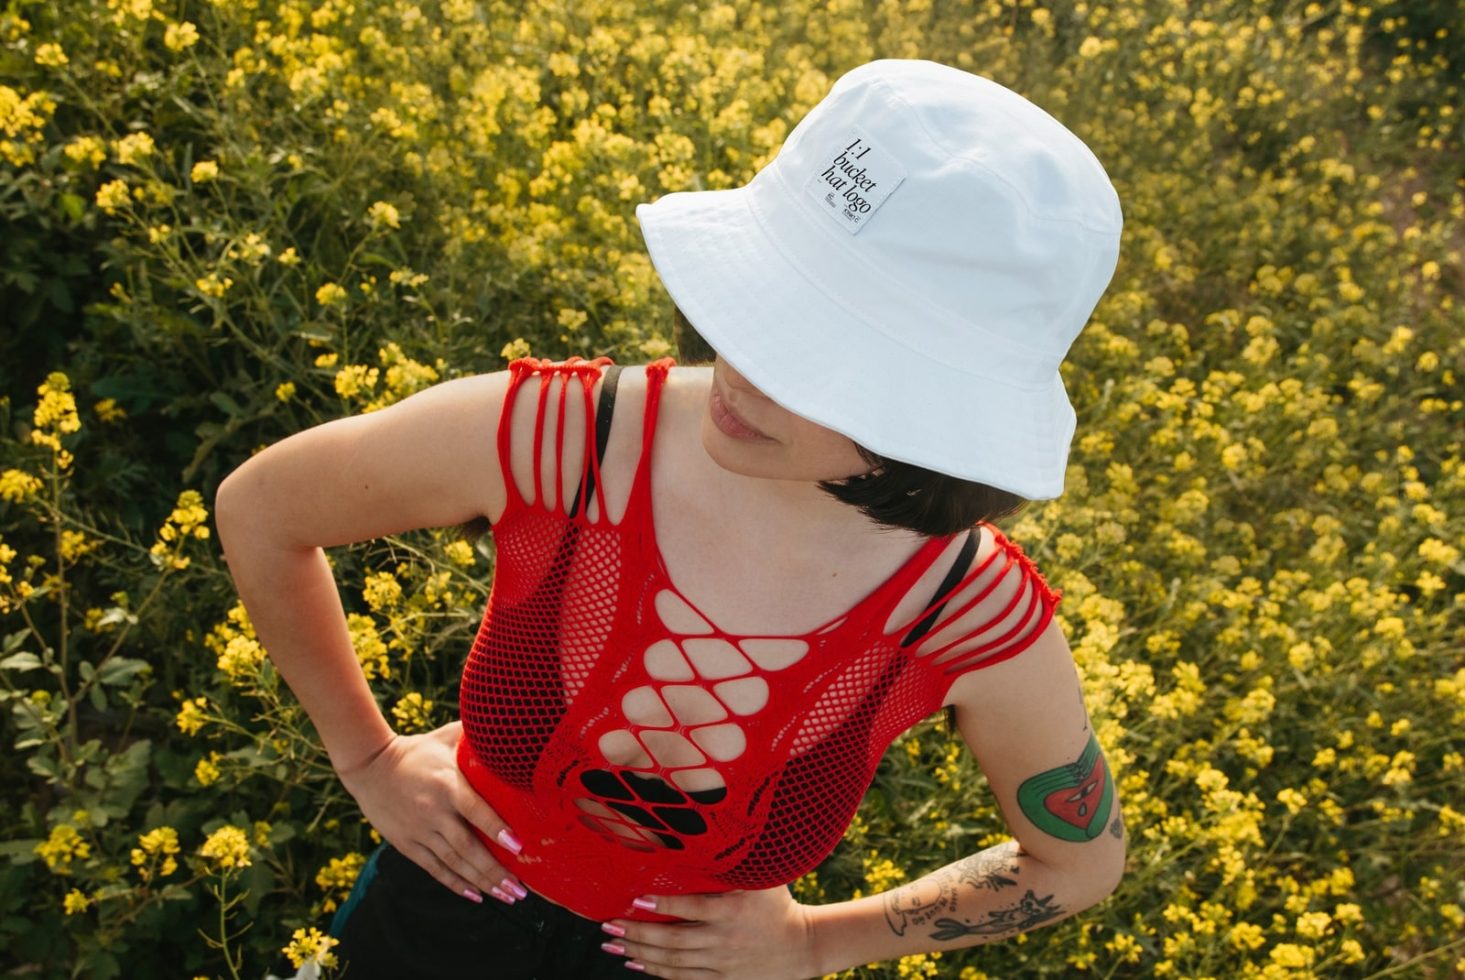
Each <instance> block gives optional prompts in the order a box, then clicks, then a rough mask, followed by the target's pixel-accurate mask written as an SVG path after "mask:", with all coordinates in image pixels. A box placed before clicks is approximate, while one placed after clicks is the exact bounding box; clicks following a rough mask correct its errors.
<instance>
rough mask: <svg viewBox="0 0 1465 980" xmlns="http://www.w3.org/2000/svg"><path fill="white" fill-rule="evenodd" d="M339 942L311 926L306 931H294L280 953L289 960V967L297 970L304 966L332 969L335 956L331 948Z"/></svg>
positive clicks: (334, 963)
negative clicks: (310, 965)
mask: <svg viewBox="0 0 1465 980" xmlns="http://www.w3.org/2000/svg"><path fill="white" fill-rule="evenodd" d="M339 942H340V940H339V939H336V938H334V937H332V936H327V935H325V934H324V933H322V932H321V931H320V930H319V929H317V928H315V927H314V926H312V927H311V928H310V929H308V930H307V929H296V930H295V933H294V935H293V936H292V937H291V939H290V942H289V943H288V944H286V946H285V948H284V949H283V950H282V952H283V953H284V954H285V955H286V956H288V957H289V958H290V965H291V966H293V967H296V968H297V969H298V968H300V967H302V966H305V965H306V964H312V965H315V966H319V967H324V968H326V969H332V968H334V967H335V965H336V954H335V953H332V952H331V947H332V946H335V945H336V944H337V943H339Z"/></svg>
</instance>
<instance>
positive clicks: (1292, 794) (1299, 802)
mask: <svg viewBox="0 0 1465 980" xmlns="http://www.w3.org/2000/svg"><path fill="white" fill-rule="evenodd" d="M1277 802H1279V803H1281V804H1282V805H1283V806H1285V807H1286V808H1287V812H1288V813H1290V814H1292V815H1293V816H1296V815H1297V814H1299V813H1301V812H1302V811H1303V810H1304V809H1305V808H1306V807H1307V797H1306V796H1303V795H1302V794H1301V793H1299V792H1297V790H1295V789H1291V788H1288V789H1284V790H1281V791H1279V792H1278V793H1277Z"/></svg>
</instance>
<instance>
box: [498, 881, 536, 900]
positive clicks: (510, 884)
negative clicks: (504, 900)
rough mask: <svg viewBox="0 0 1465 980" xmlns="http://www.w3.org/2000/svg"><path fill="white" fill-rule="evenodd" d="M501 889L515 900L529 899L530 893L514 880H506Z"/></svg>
mask: <svg viewBox="0 0 1465 980" xmlns="http://www.w3.org/2000/svg"><path fill="white" fill-rule="evenodd" d="M499 887H500V888H502V889H503V890H504V891H506V892H508V893H509V894H510V895H513V896H514V897H515V898H528V897H529V892H528V891H526V890H525V888H524V886H523V885H521V884H519V883H518V882H517V881H515V880H514V879H513V878H505V879H504V883H503V884H502V885H500V886H499Z"/></svg>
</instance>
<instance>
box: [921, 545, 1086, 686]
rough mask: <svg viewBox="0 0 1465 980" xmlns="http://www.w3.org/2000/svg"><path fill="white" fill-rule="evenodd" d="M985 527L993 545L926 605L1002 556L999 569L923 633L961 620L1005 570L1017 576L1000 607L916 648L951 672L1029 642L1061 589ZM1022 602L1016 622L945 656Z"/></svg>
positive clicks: (994, 660)
mask: <svg viewBox="0 0 1465 980" xmlns="http://www.w3.org/2000/svg"><path fill="white" fill-rule="evenodd" d="M988 530H990V531H991V533H992V536H993V538H994V539H995V540H996V543H997V550H996V551H994V552H993V553H992V554H990V555H988V556H987V558H986V559H985V560H983V561H982V562H981V563H980V565H978V567H977V568H975V569H973V570H972V571H971V572H970V573H968V574H967V575H966V576H965V577H964V578H963V580H962V581H961V582H959V583H958V584H957V585H956V586H955V587H953V588H952V589H951V590H950V591H949V592H948V593H947V594H946V595H944V596H941V597H938V599H937V601H936V602H934V603H932V606H933V607H934V606H940V605H941V604H943V603H946V602H949V601H951V599H953V598H954V597H955V596H958V595H960V594H961V593H962V592H963V591H965V590H967V589H969V588H971V586H972V585H973V584H975V583H976V581H977V580H978V579H979V578H981V577H982V575H984V574H985V573H986V572H987V571H988V569H990V568H991V567H992V565H993V563H994V562H995V561H996V560H997V559H999V558H1001V559H1002V561H1003V564H1002V567H1001V569H1000V570H998V571H997V573H996V574H995V575H993V576H992V580H991V581H990V582H988V583H987V584H986V585H984V586H983V587H982V588H981V589H979V590H978V591H977V592H976V593H975V594H974V595H972V596H971V597H970V598H968V599H967V600H966V601H965V602H963V603H962V604H960V605H959V606H957V607H955V608H953V609H950V610H948V611H946V612H945V614H944V615H943V616H942V618H941V619H940V620H939V621H938V622H937V623H935V624H933V625H932V627H931V629H930V631H929V633H928V635H929V636H937V635H939V634H940V633H941V632H942V631H943V630H945V629H946V628H947V627H949V626H951V625H952V624H954V623H956V622H958V621H959V620H961V618H962V617H963V616H966V615H968V614H969V613H970V612H971V611H972V610H973V609H975V608H976V607H977V606H978V605H980V604H981V603H982V602H983V601H985V600H986V599H987V597H988V596H990V595H991V594H992V593H993V592H994V591H995V590H996V589H997V587H998V586H999V585H1001V584H1002V583H1003V582H1004V581H1006V580H1007V579H1008V578H1009V576H1010V575H1013V574H1016V575H1017V576H1018V582H1017V587H1016V588H1015V589H1014V590H1013V593H1012V596H1011V598H1009V599H1008V600H1007V602H1006V603H1005V604H1004V605H1003V606H1002V608H1001V609H999V610H997V611H996V612H994V613H992V614H991V615H990V616H988V617H987V618H986V619H985V620H984V621H983V622H982V623H981V624H980V625H978V626H975V627H973V628H971V629H967V630H964V631H963V632H962V633H961V634H959V635H958V636H956V637H954V638H952V639H950V640H948V641H947V642H945V643H942V644H941V645H939V646H936V647H934V648H932V649H923V650H921V651H920V654H919V655H920V656H921V657H925V658H929V659H930V661H931V663H933V664H935V665H938V666H940V667H941V668H942V669H943V670H944V671H945V672H946V673H947V674H951V675H954V674H958V673H965V672H967V671H969V670H975V669H979V668H982V667H990V666H993V665H995V664H999V663H1001V662H1002V661H1004V660H1009V659H1011V658H1012V657H1015V656H1017V655H1018V654H1019V653H1021V652H1023V651H1024V650H1026V649H1027V648H1028V647H1029V646H1031V645H1032V643H1033V642H1034V641H1035V640H1036V639H1037V638H1038V635H1039V634H1041V633H1042V632H1043V630H1044V629H1045V628H1046V627H1047V625H1048V622H1049V620H1051V619H1052V618H1053V611H1054V609H1055V608H1056V607H1057V605H1058V602H1059V600H1060V599H1062V597H1063V594H1062V593H1061V592H1059V591H1056V590H1054V589H1052V588H1050V587H1049V586H1048V583H1047V581H1046V580H1045V579H1044V578H1043V575H1042V573H1041V572H1040V571H1039V570H1038V568H1037V566H1036V565H1034V564H1033V562H1032V559H1030V558H1029V557H1028V556H1027V555H1026V554H1024V553H1023V550H1022V548H1021V547H1020V546H1019V545H1018V544H1017V543H1016V542H1014V541H1011V540H1010V539H1008V538H1007V537H1006V536H1005V535H1004V534H1003V533H1002V532H1001V531H999V530H998V529H997V528H996V527H992V526H990V525H989V526H988ZM1023 602H1026V608H1025V609H1024V610H1023V612H1022V615H1021V616H1020V617H1019V618H1018V620H1017V622H1016V623H1015V624H1013V625H1012V626H1011V627H1010V628H1009V629H1007V630H1006V631H1004V632H1003V633H1001V634H1000V635H998V636H996V637H994V638H992V639H990V640H988V641H986V642H984V643H982V644H980V645H978V646H975V647H969V648H967V649H965V650H962V651H961V652H960V653H958V654H955V655H953V656H947V654H948V653H950V652H951V651H952V650H954V649H955V648H956V647H958V646H961V645H963V644H966V643H969V642H970V641H971V640H972V639H973V638H974V637H977V636H981V635H982V634H983V633H986V632H987V631H989V630H991V629H993V628H994V627H996V626H997V625H998V624H999V623H1001V622H1002V621H1003V620H1005V619H1006V618H1007V617H1008V616H1009V615H1011V614H1012V612H1013V611H1014V610H1015V609H1017V608H1018V606H1019V605H1020V604H1022V603H1023Z"/></svg>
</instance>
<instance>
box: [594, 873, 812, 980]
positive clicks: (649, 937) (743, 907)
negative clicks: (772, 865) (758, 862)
mask: <svg viewBox="0 0 1465 980" xmlns="http://www.w3.org/2000/svg"><path fill="white" fill-rule="evenodd" d="M637 902H638V904H643V903H646V902H650V903H653V904H652V905H647V909H648V911H651V910H654V911H656V912H659V913H661V914H663V915H674V916H676V917H677V918H679V919H683V920H685V921H684V922H674V923H657V922H637V921H634V920H631V919H615V920H613V921H611V922H607V923H605V924H604V925H603V926H602V927H601V928H602V929H604V930H605V931H606V932H607V933H609V934H610V935H611V936H613V937H615V938H612V939H611V940H610V941H609V942H608V943H606V945H605V946H604V947H602V948H604V949H605V951H606V952H607V953H610V954H612V955H621V956H626V957H628V958H629V962H628V963H627V965H628V966H630V967H631V969H633V970H635V969H643V970H644V971H645V973H646V974H647V975H648V976H653V977H667V978H669V980H692V978H695V980H712V978H726V980H804V978H806V977H813V976H819V975H820V972H821V971H820V970H819V969H818V964H817V955H816V953H815V950H814V943H813V927H812V925H811V922H810V919H809V909H808V907H806V906H803V905H800V904H799V903H798V902H796V901H794V898H793V895H791V894H790V893H789V890H788V889H787V888H782V887H780V888H767V889H762V890H759V891H738V892H726V893H724V894H720V895H668V896H655V897H648V898H646V899H638V900H637ZM653 906H654V909H653ZM618 950H619V952H617V951H618Z"/></svg>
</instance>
